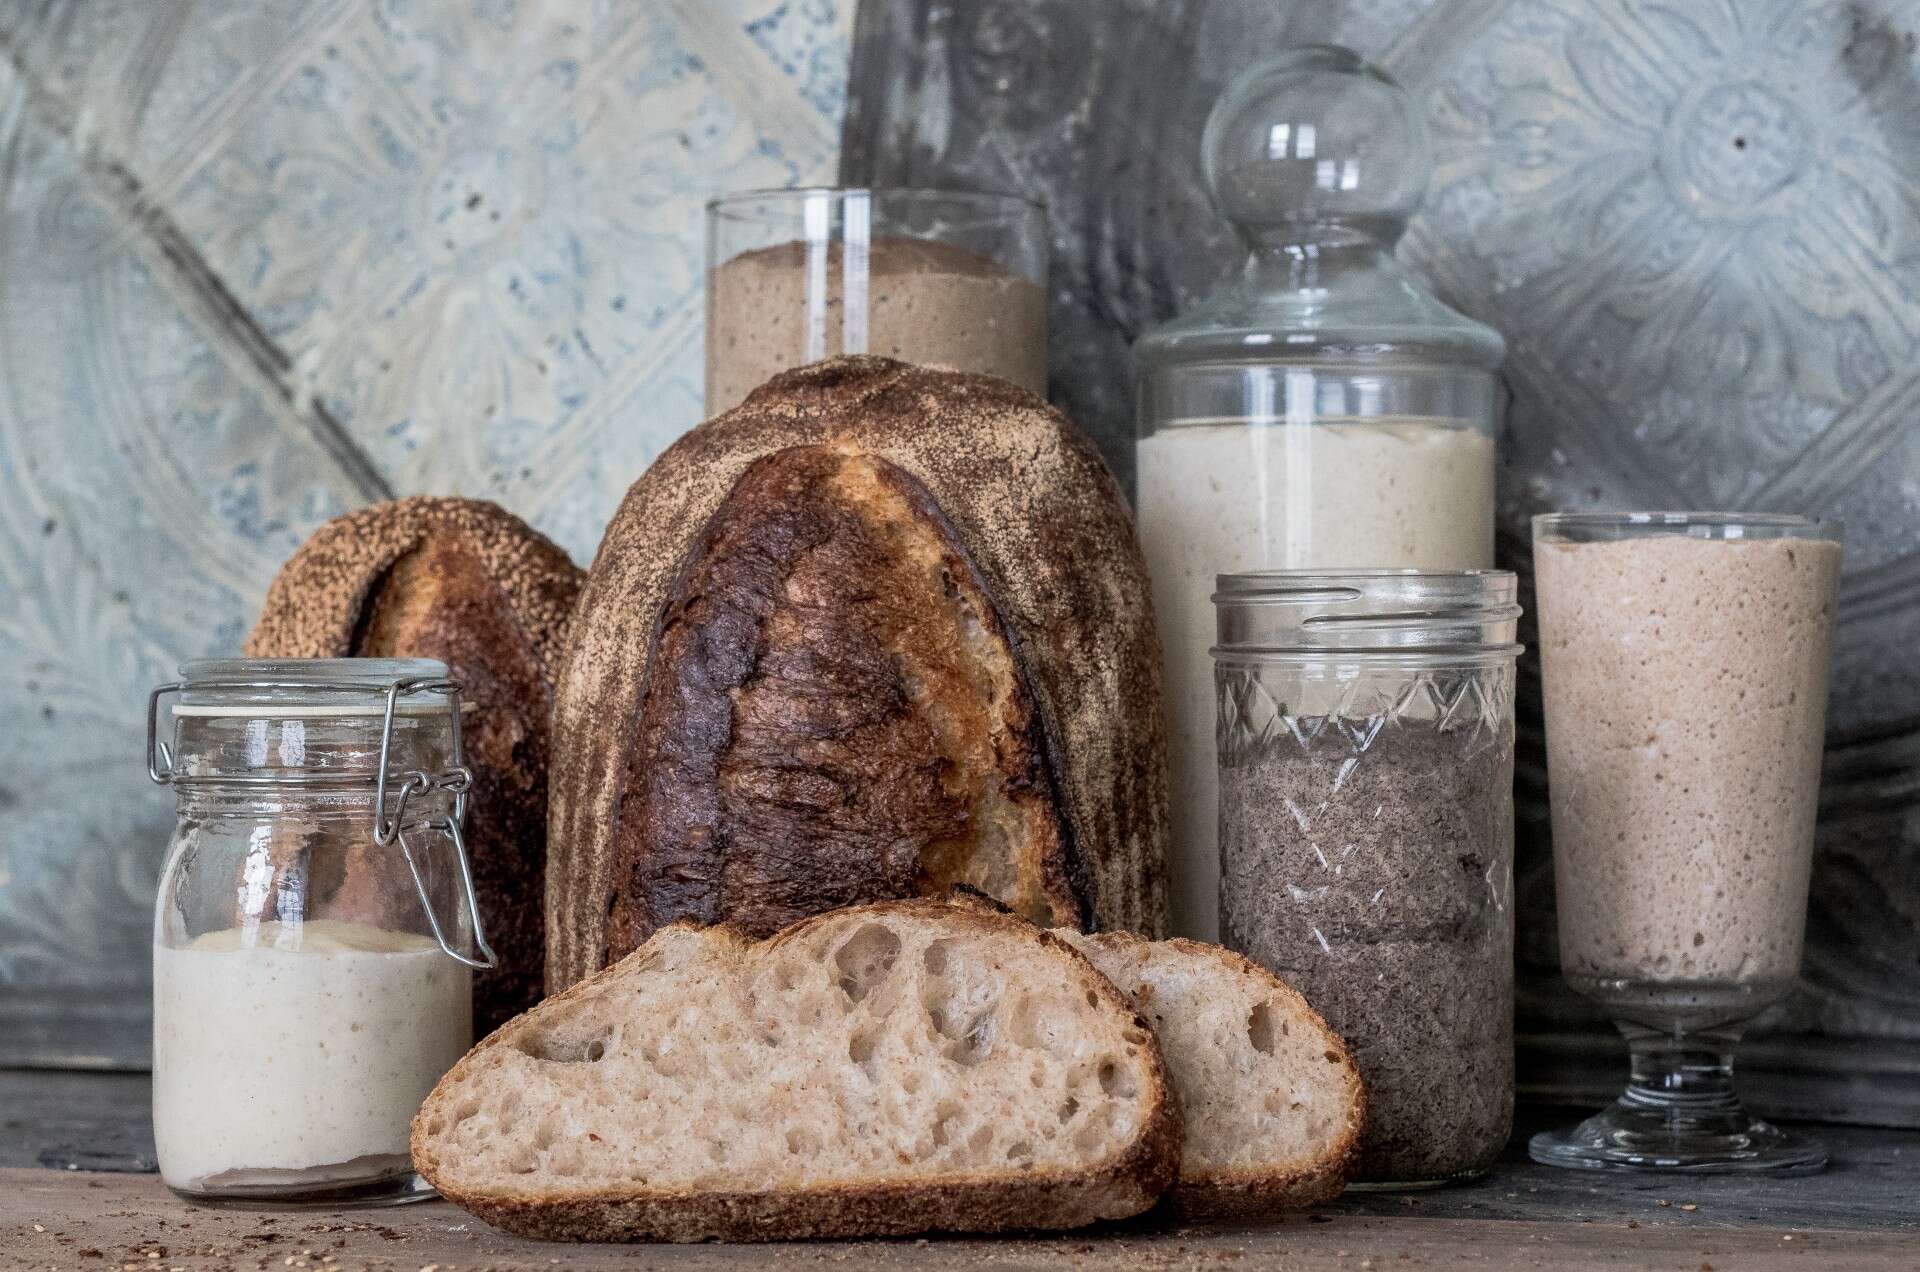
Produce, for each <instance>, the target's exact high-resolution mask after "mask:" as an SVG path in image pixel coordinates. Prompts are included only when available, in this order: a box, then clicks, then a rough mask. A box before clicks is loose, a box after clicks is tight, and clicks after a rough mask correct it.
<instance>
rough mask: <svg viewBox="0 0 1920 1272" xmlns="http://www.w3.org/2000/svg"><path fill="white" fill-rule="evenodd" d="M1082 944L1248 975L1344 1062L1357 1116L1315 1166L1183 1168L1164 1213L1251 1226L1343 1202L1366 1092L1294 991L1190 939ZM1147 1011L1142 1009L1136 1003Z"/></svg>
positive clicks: (1121, 938) (1109, 937) (1332, 1037)
mask: <svg viewBox="0 0 1920 1272" xmlns="http://www.w3.org/2000/svg"><path fill="white" fill-rule="evenodd" d="M1073 939H1074V940H1076V941H1079V942H1081V943H1084V944H1087V945H1092V946H1095V947H1104V948H1106V949H1109V950H1115V951H1119V952H1121V953H1123V954H1124V955H1126V956H1128V957H1130V958H1133V959H1135V960H1139V961H1144V960H1145V959H1146V958H1148V957H1151V956H1152V955H1151V951H1152V950H1153V949H1154V947H1156V946H1157V947H1159V948H1160V949H1164V950H1171V951H1173V952H1175V953H1177V954H1180V955H1181V956H1183V957H1185V958H1191V959H1195V960H1204V961H1207V962H1211V963H1215V964H1217V965H1218V966H1219V967H1220V971H1221V975H1222V977H1223V978H1225V977H1231V976H1236V975H1238V976H1250V977H1253V978H1254V979H1256V980H1259V981H1260V982H1262V984H1263V985H1264V986H1265V987H1266V989H1267V992H1268V993H1270V994H1272V995H1274V996H1276V997H1278V998H1280V999H1282V1000H1284V1001H1286V1002H1287V1003H1288V1004H1289V1005H1290V1006H1291V1007H1292V1008H1293V1010H1294V1012H1295V1013H1297V1014H1296V1015H1295V1017H1294V1019H1295V1020H1296V1021H1299V1022H1303V1023H1306V1024H1307V1025H1309V1026H1310V1027H1312V1028H1314V1029H1316V1030H1317V1031H1318V1032H1319V1034H1320V1036H1321V1039H1322V1041H1324V1042H1325V1044H1326V1046H1327V1048H1328V1050H1329V1051H1331V1052H1334V1053H1336V1054H1337V1055H1338V1056H1339V1064H1340V1069H1341V1071H1342V1073H1343V1075H1344V1076H1345V1077H1346V1078H1347V1080H1348V1082H1349V1084H1350V1089H1351V1091H1352V1094H1353V1106H1352V1107H1353V1112H1352V1116H1351V1117H1350V1118H1349V1119H1348V1121H1347V1124H1346V1126H1345V1127H1344V1128H1342V1133H1341V1136H1340V1138H1339V1140H1338V1141H1337V1142H1336V1143H1335V1144H1334V1145H1333V1146H1332V1147H1331V1148H1329V1150H1328V1151H1327V1153H1326V1154H1325V1155H1324V1156H1322V1157H1321V1158H1320V1160H1318V1161H1316V1162H1313V1163H1311V1164H1310V1165H1306V1166H1302V1167H1298V1168H1265V1169H1263V1168H1253V1167H1248V1168H1240V1169H1229V1170H1222V1169H1217V1168H1216V1169H1206V1168H1202V1167H1198V1166H1195V1165H1194V1164H1193V1163H1192V1162H1191V1161H1183V1163H1182V1167H1181V1173H1180V1180H1179V1182H1178V1183H1177V1184H1176V1185H1175V1186H1174V1188H1173V1189H1172V1191H1171V1192H1169V1193H1168V1195H1167V1198H1166V1201H1165V1205H1166V1207H1167V1208H1168V1209H1169V1210H1171V1211H1173V1212H1175V1213H1177V1214H1179V1215H1181V1216H1182V1217H1185V1218H1192V1219H1254V1218H1259V1217H1262V1216H1266V1215H1271V1214H1274V1213H1277V1212H1279V1211H1284V1210H1297V1209H1300V1208H1302V1207H1306V1206H1313V1205H1317V1204H1319V1203H1321V1202H1325V1201H1331V1200H1333V1199H1334V1198H1335V1197H1337V1196H1339V1195H1340V1192H1341V1190H1342V1189H1343V1188H1345V1187H1346V1183H1347V1180H1348V1179H1349V1178H1350V1177H1351V1176H1352V1174H1353V1171H1354V1168H1355V1166H1356V1164H1357V1163H1358V1161H1359V1157H1360V1141H1361V1136H1362V1134H1363V1133H1364V1131H1365V1129H1366V1112H1367V1089H1366V1084H1365V1083H1364V1082H1363V1081H1362V1080H1361V1078H1360V1070H1359V1068H1358V1066H1356V1065H1355V1064H1354V1062H1353V1054H1352V1052H1351V1051H1349V1050H1348V1048H1347V1044H1346V1042H1345V1041H1344V1040H1343V1039H1342V1038H1341V1037H1340V1035H1338V1034H1336V1033H1335V1032H1333V1030H1332V1029H1331V1028H1330V1027H1328V1025H1327V1022H1326V1020H1325V1019H1323V1018H1322V1017H1321V1015H1320V1013H1319V1012H1317V1011H1315V1010H1314V1009H1313V1007H1312V1005H1311V1004H1310V1003H1308V1002H1307V1000H1306V999H1305V998H1303V997H1301V995H1300V994H1299V992H1298V991H1296V990H1295V989H1294V988H1293V987H1292V986H1291V985H1288V984H1287V983H1286V982H1285V981H1283V980H1281V979H1280V978H1279V977H1278V976H1275V975H1274V974H1273V973H1272V972H1269V971H1268V970H1266V969H1265V968H1263V967H1261V966H1260V965H1259V964H1258V963H1255V962H1254V961H1253V960H1251V959H1249V958H1247V957H1245V956H1244V955H1241V954H1238V953H1236V952H1234V951H1233V950H1229V949H1227V948H1225V947H1224V946H1219V945H1209V944H1207V943H1206V942H1204V941H1192V940H1188V939H1187V938H1185V937H1174V938H1172V939H1171V940H1167V941H1160V942H1151V941H1148V940H1146V939H1144V938H1142V937H1139V936H1136V935H1134V934H1133V933H1131V932H1101V933H1097V934H1095V935H1092V936H1075V937H1074V938H1073ZM1135 1006H1136V1007H1141V1008H1143V1009H1144V1007H1145V1006H1146V1005H1145V1004H1142V1003H1139V1002H1136V1003H1135Z"/></svg>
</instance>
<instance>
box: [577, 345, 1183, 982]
mask: <svg viewBox="0 0 1920 1272" xmlns="http://www.w3.org/2000/svg"><path fill="white" fill-rule="evenodd" d="M1166 799H1167V795H1166V775H1165V743H1164V740H1163V738H1162V723H1161V708H1160V673H1159V644H1158V640H1157V637H1156V636H1155V633H1154V627H1153V615H1152V610H1151V603H1150V601H1149V599H1148V589H1147V580H1146V572H1145V566H1144V564H1143V563H1142V560H1141V556H1140V550H1139V546H1138V544H1137V543H1136V542H1135V540H1134V536H1133V527H1132V522H1131V519H1130V517H1129V515H1128V512H1127V508H1126V505H1125V503H1124V501H1123V499H1122V496H1121V493H1120V490H1119V487H1118V486H1117V484H1116V483H1115V482H1114V480H1113V477H1112V474H1111V473H1109V472H1108V471H1107V469H1106V467H1105V465H1104V464H1103V463H1102V462H1101V460H1100V458H1099V456H1098V455H1097V454H1096V453H1095V451H1094V449H1093V447H1092V446H1091V445H1090V444H1089V443H1088V441H1087V440H1086V439H1085V438H1084V437H1083V436H1082V435H1081V434H1080V433H1079V431H1078V430H1076V429H1075V428H1074V427H1073V425H1071V424H1070V423H1069V422H1068V421H1067V420H1066V419H1065V418H1064V417H1062V416H1061V415H1060V414H1059V413H1058V412H1056V411H1054V410H1052V409H1051V408H1050V407H1048V406H1047V404H1046V403H1045V402H1043V401H1042V400H1041V399H1039V398H1037V397H1035V396H1034V395H1032V394H1031V393H1028V392H1026V391H1024V390H1022V389H1019V388H1016V387H1015V386H1013V385H1011V384H1008V383H1005V382H1004V381H1000V380H995V379H992V378H990V377H985V376H978V375H963V374H958V373H953V372H944V371H934V370H929V369H925V368H920V367H914V366H908V365H906V364H904V363H899V362H894V361H890V360H887V359H883V358H864V357H862V358H838V359H834V360H832V361H828V362H823V363H817V364H815V365H813V366H810V367H803V368H800V369H798V370H795V371H790V372H787V373H785V374H782V375H780V376H777V377H775V378H774V379H773V380H771V381H769V382H768V383H767V384H766V385H764V386H762V387H761V388H760V389H759V390H757V391H756V392H754V393H753V394H752V395H750V396H749V397H748V398H747V400H746V401H745V402H744V403H742V404H741V405H740V406H739V407H737V408H735V409H734V410H732V411H729V412H728V413H726V414H724V415H721V416H718V417H716V418H715V419H713V420H710V421H708V422H707V423H706V424H704V425H701V426H700V427H698V428H696V429H694V430H693V431H691V432H690V433H688V434H687V435H686V436H685V437H683V438H681V439H680V440H679V441H678V442H676V443H675V444H674V445H673V446H671V447H669V448H668V449H667V451H666V452H665V453H664V454H662V455H661V456H660V457H659V459H658V460H656V461H655V462H654V464H653V466H652V467H651V468H650V469H649V470H648V471H647V472H646V474H645V475H643V476H642V477H641V478H640V480H639V481H638V482H636V483H635V484H634V486H633V488H632V489H631V490H630V491H629V492H628V493H627V497H626V500H625V502H624V503H623V504H622V505H621V507H620V511H619V513H618V514H617V515H616V516H615V518H614V520H613V523H612V524H611V525H610V526H609V527H608V529H607V533H606V537H605V539H604V540H603V542H602V543H601V545H600V551H599V555H598V556H597V557H596V559H595V561H594V564H593V568H592V569H591V570H590V571H589V573H588V577H587V582H586V586H585V588H584V589H583V591H582V593H581V598H580V606H579V609H578V610H577V611H576V613H575V617H574V625H573V629H572V633H571V635H570V637H569V642H568V649H567V655H566V659H565V662H564V664H563V666H562V669H561V674H560V681H559V687H558V693H557V697H556V702H555V717H554V754H553V790H552V803H551V818H550V822H549V854H550V855H549V859H548V873H547V941H548V944H547V956H548V957H547V972H548V985H549V989H550V990H558V989H563V988H565V987H566V986H568V985H571V984H573V983H574V982H576V981H578V980H580V979H581V978H582V977H585V976H587V975H589V974H590V973H592V972H593V971H595V970H596V969H598V968H600V967H601V966H603V965H605V964H606V963H607V962H609V961H610V960H611V959H615V958H619V957H621V956H622V955H624V954H626V953H627V952H629V951H631V950H633V949H635V948H637V947H638V946H639V945H641V944H642V943H644V942H645V940H646V939H647V937H648V936H649V935H651V934H652V933H653V932H654V931H655V930H657V929H659V928H661V927H664V926H666V925H667V924H669V923H673V922H677V921H689V922H695V923H717V922H723V921H725V922H732V923H735V924H737V925H739V926H741V927H743V928H745V929H746V930H747V931H749V932H752V933H754V934H756V935H765V934H767V933H770V932H773V931H775V930H778V929H779V928H781V927H783V926H785V925H786V924H788V923H790V922H792V921H794V920H795V919H797V918H800V917H804V916H805V915H808V914H813V913H818V912H820V911H824V910H828V909H832V908H834V907H836V906H841V905H848V904H857V903H861V902H870V901H878V900H885V899H889V898H893V897H901V896H910V895H916V894H918V895H944V894H945V892H946V891H947V890H948V889H949V888H950V887H952V886H953V885H955V884H961V883H964V884H970V885H973V886H975V887H977V888H980V889H981V890H982V891H984V892H986V893H988V894H989V895H991V896H994V897H996V898H998V899H1000V900H1001V901H1003V902H1005V903H1006V904H1007V905H1009V906H1011V907H1012V908H1013V909H1014V910H1016V911H1018V912H1019V913H1021V914H1023V915H1025V916H1026V917H1028V918H1030V919H1032V920H1034V921H1036V922H1039V923H1043V924H1053V925H1056V926H1069V927H1087V926H1093V927H1098V928H1127V929H1132V930H1135V931H1140V932H1145V933H1148V934H1155V933H1158V932H1159V931H1160V930H1161V928H1162V926H1163V924H1164V910H1165V853H1166V835H1167V824H1166Z"/></svg>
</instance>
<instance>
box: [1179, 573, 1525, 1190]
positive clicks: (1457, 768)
mask: <svg viewBox="0 0 1920 1272" xmlns="http://www.w3.org/2000/svg"><path fill="white" fill-rule="evenodd" d="M1516 586H1517V585H1516V582H1515V578H1514V575H1513V574H1512V573H1511V572H1510V571H1505V570H1484V571H1482V570H1467V571H1443V572H1422V571H1414V570H1364V571H1351V572H1340V573H1315V572H1308V571H1290V570H1277V571H1267V572H1257V573H1249V574H1223V575H1221V576H1220V578H1219V580H1218V591H1216V592H1215V594H1214V598H1213V599H1214V602H1215V606H1216V610H1217V613H1218V636H1219V642H1218V644H1217V645H1216V646H1215V647H1214V650H1213V656H1214V668H1215V671H1214V674H1215V681H1216V688H1217V699H1218V708H1217V712H1218V715H1217V720H1218V724H1217V746H1218V757H1219V789H1220V801H1219V842H1220V916H1221V929H1222V938H1223V940H1224V941H1225V943H1226V944H1227V945H1228V946H1229V947H1231V948H1233V949H1235V950H1238V951H1240V952H1241V953H1243V954H1245V955H1247V956H1248V957H1249V958H1252V959H1254V960H1255V961H1257V962H1259V963H1261V964H1263V965H1264V966H1266V967H1268V968H1271V969H1272V970H1273V971H1274V972H1276V973H1278V974H1279V975H1280V976H1281V977H1282V978H1284V979H1285V980H1286V981H1287V982H1288V983H1290V984H1291V985H1293V986H1294V987H1295V988H1297V989H1298V990H1299V991H1300V992H1301V993H1302V994H1304V995H1305V996H1306V998H1307V1001H1308V1002H1310V1003H1312V1004H1313V1006H1314V1007H1315V1008H1316V1009H1317V1010H1318V1011H1319V1012H1320V1013H1321V1014H1322V1015H1323V1016H1325V1017H1326V1019H1327V1023H1328V1024H1330V1025H1332V1026H1333V1028H1334V1029H1335V1031H1337V1032H1338V1033H1339V1034H1340V1035H1341V1036H1342V1037H1344V1038H1345V1039H1346V1040H1347V1043H1348V1045H1349V1046H1350V1047H1351V1048H1352V1049H1353V1052H1354V1059H1355V1061H1356V1063H1358V1065H1359V1066H1360V1071H1361V1075H1362V1076H1363V1077H1364V1078H1365V1079H1366V1083H1367V1103H1368V1110H1367V1131H1366V1136H1365V1139H1364V1140H1363V1142H1362V1147H1361V1155H1360V1162H1359V1167H1358V1170H1357V1179H1358V1180H1359V1181H1360V1182H1362V1183H1363V1184H1371V1185H1375V1186H1389V1187H1415V1186H1424V1185H1430V1184H1438V1183H1444V1182H1446V1181H1448V1180H1452V1179H1459V1178H1465V1177H1470V1176H1473V1175H1475V1174H1478V1173H1481V1172H1483V1171H1485V1170H1486V1169H1488V1168H1489V1167H1490V1166H1491V1165H1492V1164H1493V1162H1494V1161H1495V1159H1497V1158H1498V1157H1499V1155H1500V1152H1501V1150H1502V1148H1504V1147H1505V1145H1506V1141H1507V1135H1508V1133H1509V1131H1510V1130H1511V1128H1512V1119H1513V912H1512V906H1511V901H1512V890H1513V689H1514V664H1515V661H1516V659H1517V658H1518V656H1519V653H1520V646H1519V645H1517V644H1516V643H1514V634H1515V628H1516V624H1517V622H1518V619H1519V615H1520V607H1519V605H1518V604H1516V603H1515V595H1516Z"/></svg>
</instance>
